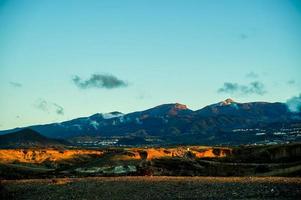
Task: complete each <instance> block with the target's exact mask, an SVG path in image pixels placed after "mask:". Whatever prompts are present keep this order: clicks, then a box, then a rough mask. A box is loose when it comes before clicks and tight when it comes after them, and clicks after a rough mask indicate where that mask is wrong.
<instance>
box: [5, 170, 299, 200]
mask: <svg viewBox="0 0 301 200" xmlns="http://www.w3.org/2000/svg"><path fill="white" fill-rule="evenodd" d="M1 195H2V198H3V197H4V199H32V200H36V199H43V200H44V199H45V200H46V199H55V200H58V199H86V200H90V199H91V200H92V199H93V200H94V199H133V200H135V199H205V198H206V199H297V198H298V196H299V197H300V196H301V179H300V178H283V177H264V178H263V177H262V178H259V177H252V178H251V177H241V178H238V177H231V178H230V177H228V178H224V177H166V176H161V177H155V176H154V177H134V176H133V177H93V178H74V179H71V178H62V179H47V180H46V179H44V180H42V179H32V180H17V181H16V180H6V181H2V191H1Z"/></svg>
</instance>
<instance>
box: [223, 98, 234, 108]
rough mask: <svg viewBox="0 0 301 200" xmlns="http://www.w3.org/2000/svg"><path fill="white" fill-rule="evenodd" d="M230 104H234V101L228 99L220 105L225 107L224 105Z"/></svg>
mask: <svg viewBox="0 0 301 200" xmlns="http://www.w3.org/2000/svg"><path fill="white" fill-rule="evenodd" d="M232 103H235V101H234V100H233V99H231V98H228V99H226V100H224V101H222V102H220V105H223V106H226V105H230V104H232Z"/></svg>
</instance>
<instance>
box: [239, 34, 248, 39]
mask: <svg viewBox="0 0 301 200" xmlns="http://www.w3.org/2000/svg"><path fill="white" fill-rule="evenodd" d="M248 37H249V36H248V35H247V34H246V33H241V34H239V38H240V39H241V40H246V39H248Z"/></svg>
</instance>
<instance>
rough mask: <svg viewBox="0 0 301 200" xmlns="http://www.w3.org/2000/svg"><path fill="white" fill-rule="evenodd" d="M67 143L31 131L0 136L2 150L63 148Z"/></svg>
mask: <svg viewBox="0 0 301 200" xmlns="http://www.w3.org/2000/svg"><path fill="white" fill-rule="evenodd" d="M66 144H67V142H65V141H61V140H56V139H49V138H47V137H45V136H43V135H41V134H40V133H38V132H36V131H34V130H31V129H28V128H27V129H22V130H20V131H17V132H14V133H8V134H5V135H0V148H32V147H63V146H65V145H66Z"/></svg>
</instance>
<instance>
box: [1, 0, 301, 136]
mask: <svg viewBox="0 0 301 200" xmlns="http://www.w3.org/2000/svg"><path fill="white" fill-rule="evenodd" d="M300 36H301V1H299V0H249V1H242V0H227V1H226V0H223V1H221V0H185V1H184V0H87V1H84V0H72V1H71V0H0V111H1V112H0V113H1V114H0V130H5V129H9V128H14V127H23V126H28V125H33V124H44V123H52V122H60V121H64V120H69V119H73V118H77V117H82V116H89V115H92V114H94V113H106V112H111V111H120V112H123V113H129V112H133V111H138V110H144V109H147V108H150V107H154V106H157V105H160V104H164V103H175V102H178V103H182V104H186V105H187V106H188V107H189V108H190V109H192V110H196V109H200V108H202V107H204V106H206V105H208V104H212V103H216V102H219V101H222V100H224V99H226V98H229V97H231V98H233V99H234V100H235V101H237V102H251V101H268V102H285V101H286V100H287V99H289V98H291V97H293V96H298V95H299V94H300V93H301V80H300V75H301V37H300ZM300 97H301V95H300Z"/></svg>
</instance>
